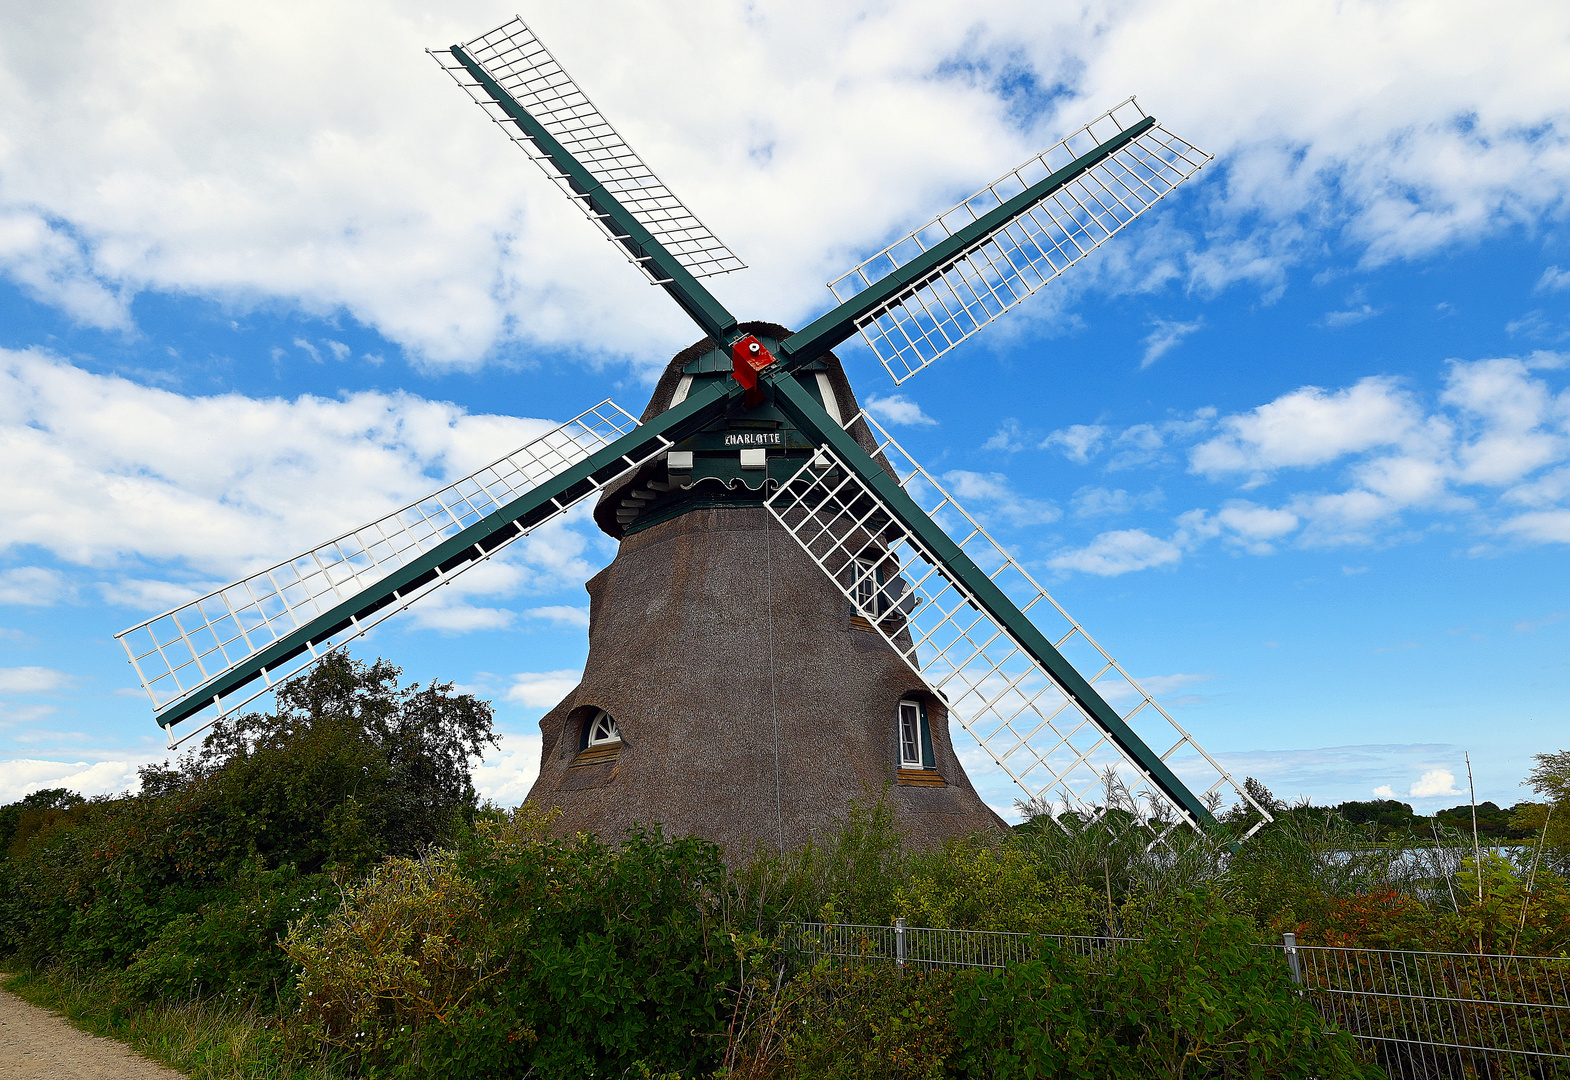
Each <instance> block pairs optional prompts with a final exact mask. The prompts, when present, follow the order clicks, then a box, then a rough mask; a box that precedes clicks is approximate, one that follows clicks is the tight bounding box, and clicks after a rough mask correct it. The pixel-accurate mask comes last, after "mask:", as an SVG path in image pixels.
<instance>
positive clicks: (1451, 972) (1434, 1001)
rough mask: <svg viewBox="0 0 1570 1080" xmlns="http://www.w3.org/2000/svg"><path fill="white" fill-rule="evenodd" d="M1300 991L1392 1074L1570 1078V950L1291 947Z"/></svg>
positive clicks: (1415, 1079)
mask: <svg viewBox="0 0 1570 1080" xmlns="http://www.w3.org/2000/svg"><path fill="white" fill-rule="evenodd" d="M1295 952H1296V958H1297V965H1296V966H1297V968H1298V969H1299V970H1300V972H1301V986H1302V989H1303V992H1304V993H1305V994H1306V995H1308V997H1309V999H1310V1000H1311V1001H1312V1002H1313V1003H1314V1006H1315V1008H1316V1009H1317V1010H1318V1012H1319V1014H1320V1015H1321V1016H1322V1017H1324V1018H1325V1019H1326V1020H1327V1021H1329V1022H1332V1023H1334V1024H1335V1025H1336V1026H1337V1027H1339V1028H1341V1029H1342V1030H1343V1031H1346V1032H1348V1033H1350V1034H1351V1035H1353V1036H1354V1037H1356V1038H1357V1039H1358V1040H1359V1041H1360V1042H1362V1043H1364V1044H1365V1045H1366V1046H1367V1047H1368V1048H1369V1050H1370V1051H1371V1052H1372V1053H1373V1054H1374V1056H1375V1057H1376V1058H1377V1059H1378V1061H1379V1063H1380V1064H1381V1065H1383V1066H1384V1067H1385V1070H1386V1071H1387V1072H1388V1073H1389V1074H1390V1075H1391V1076H1392V1077H1394V1078H1398V1080H1429V1078H1436V1080H1437V1078H1444V1080H1449V1078H1451V1077H1456V1078H1461V1077H1465V1078H1471V1077H1488V1078H1500V1080H1506V1078H1509V1080H1515V1078H1517V1077H1520V1078H1523V1080H1524V1078H1527V1077H1534V1078H1535V1077H1556V1078H1559V1077H1563V1078H1570V959H1565V958H1555V957H1538V956H1500V955H1488V954H1483V955H1477V954H1470V953H1433V952H1415V951H1400V950H1385V949H1349V948H1337V947H1331V946H1306V945H1300V946H1296V947H1295Z"/></svg>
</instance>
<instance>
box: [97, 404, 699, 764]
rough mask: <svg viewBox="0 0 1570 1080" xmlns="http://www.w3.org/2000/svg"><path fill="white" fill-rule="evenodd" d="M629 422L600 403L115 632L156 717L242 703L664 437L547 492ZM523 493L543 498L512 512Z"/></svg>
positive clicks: (569, 501) (581, 494)
mask: <svg viewBox="0 0 1570 1080" xmlns="http://www.w3.org/2000/svg"><path fill="white" fill-rule="evenodd" d="M637 428H638V422H637V420H636V419H635V418H634V417H633V416H632V415H631V414H629V413H627V412H625V411H624V410H622V409H621V408H619V407H618V406H617V405H616V404H615V403H613V402H612V401H610V400H609V399H607V400H605V401H603V402H601V403H600V404H599V405H596V406H595V407H594V408H592V409H589V410H587V411H586V412H584V413H582V414H580V415H578V416H576V417H574V418H573V419H572V420H569V421H568V422H567V423H565V424H562V425H561V426H560V427H557V428H554V429H552V430H551V431H549V432H547V433H546V434H544V435H542V436H541V437H539V438H538V439H535V440H533V441H532V442H529V443H527V444H526V445H524V446H522V447H520V448H518V449H517V450H515V451H513V452H512V453H511V454H508V455H507V456H505V457H503V458H499V459H498V460H496V461H494V462H492V463H490V464H489V465H487V466H485V467H484V468H483V469H479V470H477V471H476V472H474V473H471V474H470V475H468V476H466V477H464V478H463V479H462V480H459V481H457V482H456V483H453V484H449V485H447V486H446V487H444V488H442V489H441V490H440V491H436V492H433V493H432V494H430V495H428V496H426V497H425V498H423V499H421V500H420V501H418V502H416V503H411V504H410V505H409V506H406V507H404V508H403V509H401V510H399V511H397V512H396V513H393V514H389V515H387V516H386V517H384V518H381V519H380V520H378V521H373V522H371V523H370V524H368V525H366V526H364V527H362V528H359V529H356V530H354V531H353V532H349V533H345V534H344V535H342V536H339V537H337V538H335V539H333V540H330V541H328V542H327V543H325V544H322V545H320V546H318V547H315V548H312V549H311V550H310V551H307V552H305V553H304V554H302V555H299V556H297V557H296V558H293V559H290V560H288V561H287V562H282V563H279V564H277V565H276V566H271V567H268V568H267V569H266V570H263V571H261V572H259V573H255V574H251V575H250V576H248V577H245V578H242V579H241V580H239V581H236V582H234V583H233V584H232V585H229V586H226V587H225V588H222V589H219V590H216V591H215V592H211V593H208V594H207V595H206V596H203V597H201V598H200V599H197V600H193V601H191V602H190V603H187V604H184V605H181V606H180V607H177V608H175V609H173V610H172V611H168V612H165V613H164V614H162V615H160V616H158V617H157V618H154V619H149V620H147V621H146V622H143V623H139V624H137V625H136V626H133V627H131V628H130V629H128V630H124V631H122V632H121V633H119V634H117V635H116V637H118V638H119V639H120V642H121V644H122V645H124V647H125V650H126V653H127V654H128V655H129V657H130V660H131V664H132V666H133V667H134V668H135V669H136V673H137V677H138V678H139V679H140V680H141V683H142V686H143V687H144V688H145V689H146V690H147V693H148V696H149V697H151V698H152V701H153V708H154V710H155V711H156V712H158V713H159V716H158V722H159V723H160V724H162V725H164V726H166V727H169V726H172V725H173V724H175V723H177V722H179V721H180V720H183V719H185V718H186V717H188V716H191V715H193V714H194V713H196V712H198V711H201V710H202V709H205V708H206V707H208V706H209V705H214V704H216V706H217V709H218V712H219V714H220V715H222V714H223V713H227V712H229V711H232V710H234V709H236V708H239V707H241V706H243V705H245V704H246V703H248V702H249V701H251V700H253V699H254V698H256V697H257V696H259V695H260V694H262V693H265V692H266V691H267V690H269V689H271V688H272V687H273V686H274V685H276V684H277V683H278V682H279V681H281V680H282V679H286V678H288V677H289V676H291V675H293V674H296V673H297V672H299V671H300V670H301V669H303V668H305V667H307V666H309V665H310V664H312V663H314V662H315V661H316V660H319V659H320V658H321V657H322V656H324V655H326V653H327V652H328V651H330V650H331V649H332V648H334V647H336V646H338V645H341V644H343V642H345V641H347V640H350V639H352V638H354V637H358V636H359V635H360V634H363V633H365V632H366V631H367V630H369V629H370V628H371V627H372V626H374V625H375V624H376V623H379V622H380V621H381V620H383V619H385V618H387V617H388V616H389V615H392V614H393V613H395V612H398V611H401V610H403V609H404V608H405V607H407V606H408V605H409V604H410V603H412V602H413V601H414V600H416V599H418V598H419V597H420V596H423V595H424V594H426V593H428V592H430V591H431V590H432V589H435V588H438V587H440V586H441V585H443V584H445V583H446V582H447V581H449V580H451V579H452V577H453V576H455V575H456V574H458V573H461V572H462V571H463V570H465V569H467V568H468V567H470V566H473V565H474V564H475V563H476V562H479V561H483V560H484V559H487V558H489V557H490V556H491V555H494V554H495V553H496V552H497V551H499V550H501V549H502V548H503V547H505V546H506V545H507V544H509V543H511V542H512V541H513V540H516V539H517V538H518V537H520V536H523V535H525V534H526V533H527V532H529V531H531V530H533V529H534V528H536V527H538V526H539V525H540V524H542V523H544V522H545V521H549V520H551V519H552V518H555V517H558V516H560V515H561V514H563V513H565V512H566V511H567V510H569V509H570V508H571V507H572V506H573V505H575V504H576V503H578V502H580V501H581V500H583V499H584V498H587V497H588V496H589V495H592V494H595V493H597V492H599V491H600V490H602V489H603V488H604V486H605V485H606V484H607V483H609V482H611V481H613V480H615V479H616V478H618V477H620V476H621V475H623V474H624V473H626V472H627V471H628V470H630V469H633V468H636V467H637V466H639V465H641V464H643V463H644V462H646V461H648V460H650V459H651V458H653V457H655V456H657V455H658V454H659V453H662V452H663V451H664V450H665V449H666V448H668V447H669V446H670V440H669V439H665V438H660V437H658V436H657V435H656V437H654V438H653V439H651V440H649V441H647V442H645V443H644V444H643V445H642V446H641V447H640V448H639V449H638V450H637V451H635V453H634V454H631V455H627V456H625V457H623V458H617V459H614V460H612V461H611V462H610V463H609V465H608V467H604V468H602V469H600V470H599V471H597V472H595V473H591V474H589V475H587V476H585V477H582V478H579V479H577V480H576V481H575V482H574V483H572V484H571V485H569V486H567V487H566V488H564V489H563V490H560V491H555V492H553V491H550V490H549V487H550V481H552V480H554V479H557V478H562V477H564V474H568V473H569V471H570V470H572V469H573V468H574V466H585V465H589V464H592V463H593V461H594V459H595V457H596V455H601V456H603V454H604V451H606V450H607V449H608V448H610V447H612V445H613V444H615V443H616V442H617V440H618V439H621V438H622V437H624V436H626V435H628V434H629V433H631V432H633V431H634V430H635V429H637ZM542 486H543V487H544V488H545V490H544V491H542ZM531 493H532V494H536V495H539V494H544V495H547V496H549V497H548V498H545V499H543V500H535V501H536V502H537V503H538V505H535V506H533V507H532V508H530V509H528V510H527V512H526V513H524V512H522V511H520V510H518V508H519V507H520V506H521V503H522V502H523V501H525V497H526V496H528V495H530V494H531ZM510 510H511V511H514V513H509V512H508V511H510ZM520 513H521V514H522V516H518V515H519V514H520ZM258 679H260V680H261V683H260V685H259V686H258V685H257V684H256V680H258ZM172 739H173V736H172V735H171V740H172Z"/></svg>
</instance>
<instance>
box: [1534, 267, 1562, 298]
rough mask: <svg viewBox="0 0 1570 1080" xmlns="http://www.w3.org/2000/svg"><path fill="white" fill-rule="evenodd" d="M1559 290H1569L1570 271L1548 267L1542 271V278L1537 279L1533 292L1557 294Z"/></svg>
mask: <svg viewBox="0 0 1570 1080" xmlns="http://www.w3.org/2000/svg"><path fill="white" fill-rule="evenodd" d="M1561 289H1570V270H1561V269H1559V267H1557V266H1550V267H1549V268H1548V269H1546V270H1544V271H1543V276H1542V277H1540V278H1538V279H1537V287H1536V288H1535V289H1534V290H1533V292H1558V291H1559V290H1561Z"/></svg>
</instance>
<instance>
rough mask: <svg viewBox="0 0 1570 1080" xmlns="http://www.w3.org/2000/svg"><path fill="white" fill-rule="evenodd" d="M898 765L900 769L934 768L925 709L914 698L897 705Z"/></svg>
mask: <svg viewBox="0 0 1570 1080" xmlns="http://www.w3.org/2000/svg"><path fill="white" fill-rule="evenodd" d="M899 764H900V768H902V769H930V768H933V767H934V763H933V760H932V731H931V729H930V728H929V727H928V726H927V707H926V706H925V705H924V704H922V703H921V702H920V701H918V700H916V699H915V698H905V699H904V700H902V701H901V702H900V703H899Z"/></svg>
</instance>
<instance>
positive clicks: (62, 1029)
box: [0, 990, 184, 1080]
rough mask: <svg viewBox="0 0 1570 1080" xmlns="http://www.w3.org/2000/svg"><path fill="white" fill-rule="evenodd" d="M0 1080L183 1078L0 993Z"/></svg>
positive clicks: (164, 1079)
mask: <svg viewBox="0 0 1570 1080" xmlns="http://www.w3.org/2000/svg"><path fill="white" fill-rule="evenodd" d="M0 1080H184V1074H183V1073H178V1072H175V1071H174V1070H173V1069H170V1068H166V1067H165V1066H163V1065H159V1064H157V1063H156V1062H152V1061H149V1060H148V1059H147V1058H144V1057H142V1056H141V1055H140V1054H138V1053H136V1052H135V1051H133V1050H132V1049H131V1048H130V1047H128V1046H126V1045H125V1044H124V1043H119V1042H115V1041H114V1040H113V1039H100V1038H96V1037H95V1036H92V1035H89V1034H87V1033H86V1032H83V1031H78V1030H76V1028H74V1027H72V1026H71V1025H70V1024H68V1023H66V1022H65V1020H64V1019H63V1018H62V1017H60V1016H59V1015H57V1014H55V1013H52V1012H50V1011H49V1010H47V1009H40V1008H39V1007H38V1006H36V1005H29V1004H28V1003H27V1002H25V1001H23V1000H22V999H21V998H19V997H17V996H16V995H15V994H8V993H6V992H5V991H4V990H0Z"/></svg>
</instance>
